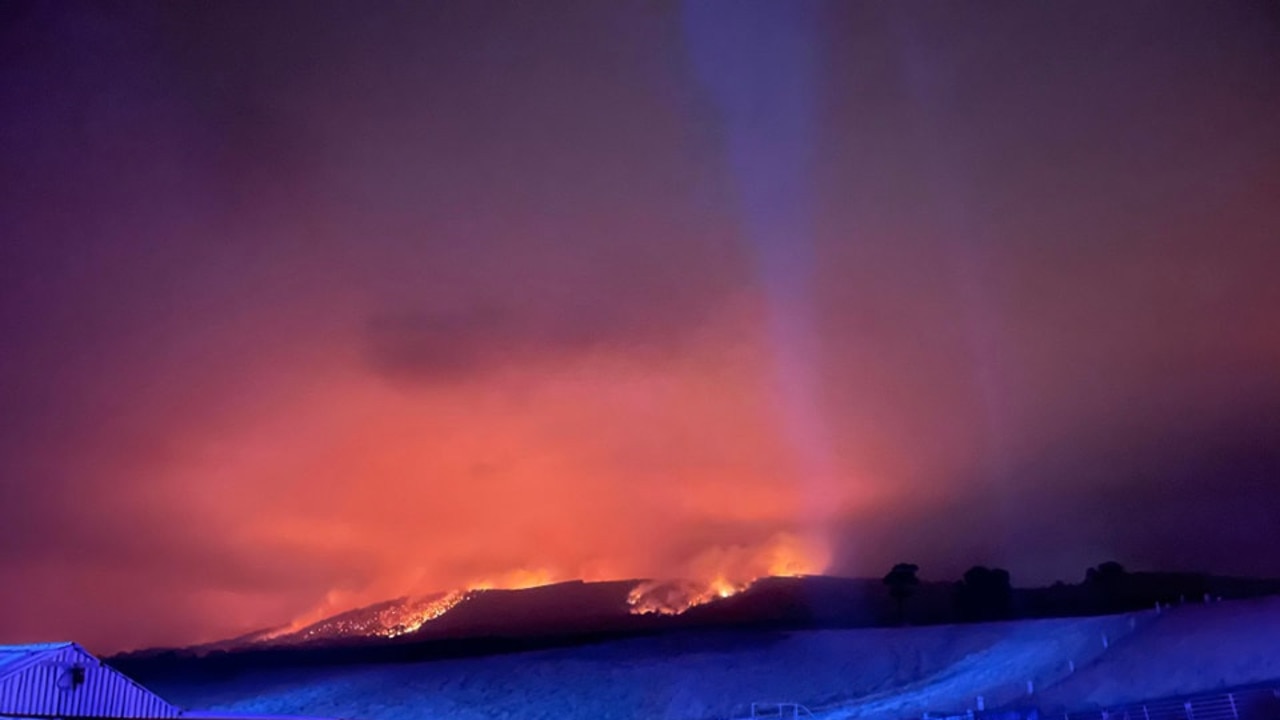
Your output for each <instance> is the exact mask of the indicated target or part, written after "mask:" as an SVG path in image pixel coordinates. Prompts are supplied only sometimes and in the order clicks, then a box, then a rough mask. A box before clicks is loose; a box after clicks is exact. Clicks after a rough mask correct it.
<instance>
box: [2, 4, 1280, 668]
mask: <svg viewBox="0 0 1280 720" xmlns="http://www.w3.org/2000/svg"><path fill="white" fill-rule="evenodd" d="M0 22H2V29H0V146H2V149H0V157H2V158H3V160H2V161H0V162H2V163H3V165H2V166H3V168H4V170H3V173H0V183H2V186H0V238H2V239H0V338H2V343H0V572H2V577H3V582H0V637H2V638H3V639H4V640H5V641H11V642H16V641H29V640H39V639H59V638H66V639H74V640H77V641H80V642H82V643H84V644H86V645H88V646H89V647H90V648H92V649H95V650H98V651H102V652H108V651H114V650H120V649H126V648H134V647H144V646H153V645H161V644H164V645H176V644H186V643H192V642H197V641H203V640H211V639H216V638H220V637H226V636H230V635H233V634H236V633H239V632H244V631H248V630H253V629H257V628H261V627H267V626H272V625H279V624H282V623H287V622H289V621H291V620H293V619H296V618H298V617H300V616H308V615H310V614H316V613H322V612H327V611H336V610H343V609H347V608H350V607H354V606H356V605H359V604H363V603H367V602H372V601H377V600H382V599H387V598H391V597H395V596H398V595H403V594H405V593H410V592H426V591H430V590H447V589H452V588H456V587H462V586H468V585H476V584H487V585H496V586H514V585H520V584H529V583H537V582H546V581H551V580H561V579H571V578H586V579H609V578H631V577H654V576H656V577H678V576H707V575H709V574H726V573H727V574H733V575H747V576H749V575H752V574H760V573H763V572H769V571H770V570H771V569H777V568H778V567H783V568H784V569H787V570H789V571H792V572H820V571H824V570H825V571H827V572H831V573H838V574H847V575H855V576H862V575H866V576H879V575H881V574H883V573H884V571H885V570H887V569H888V567H889V566H890V565H891V564H892V563H894V562H899V561H912V562H916V563H919V564H920V566H921V575H922V576H923V577H925V578H933V579H950V578H954V577H958V575H959V574H960V573H961V572H963V571H964V569H966V568H967V567H969V566H970V565H973V564H977V563H986V564H991V565H999V566H1001V567H1006V568H1008V569H1009V570H1010V571H1011V573H1012V575H1013V578H1014V582H1015V583H1017V584H1032V583H1040V582H1052V581H1054V580H1056V579H1065V580H1072V581H1074V580H1077V579H1079V578H1080V577H1081V576H1082V574H1083V572H1084V569H1085V568H1086V567H1087V566H1089V565H1092V564H1096V563H1098V562H1101V561H1103V560H1108V559H1112V558H1115V559H1119V560H1121V561H1123V562H1124V563H1125V564H1126V565H1127V566H1129V567H1134V568H1152V569H1162V570H1204V571H1212V572H1218V573H1225V574H1250V575H1265V574H1280V554H1277V553H1276V552H1275V550H1274V548H1275V547H1276V546H1277V543H1280V524H1277V523H1276V522H1275V518H1276V517H1280V492H1276V487H1277V480H1278V476H1280V444H1278V442H1277V441H1280V374H1278V372H1277V368H1280V283H1277V281H1276V270H1277V268H1280V202H1277V199H1278V198H1280V130H1277V128H1280V15H1278V14H1277V11H1276V9H1275V6H1274V4H1273V3H1269V2H1262V1H1259V2H1244V1H1241V2H1233V3H1205V2H1124V3H1107V2H1094V3H1080V2H1049V3H1018V2H986V3H982V4H977V5H952V4H934V3H850V2H841V3H831V4H826V3H805V2H788V3H781V2H779V3H771V4H764V3H757V2H726V3H702V2H695V3H691V4H690V5H688V6H683V5H680V4H670V3H660V2H609V3H599V2H580V3H579V2H556V3H511V2H507V3H493V2H453V3H431V4H427V3H397V2H376V3H365V2H348V3H334V2H274V3H269V4H242V3H233V4H228V3H220V2H189V3H179V4H172V3H142V2H138V3H75V2H72V3H57V4H54V3H26V2H16V3H6V4H5V5H4V6H3V8H0Z"/></svg>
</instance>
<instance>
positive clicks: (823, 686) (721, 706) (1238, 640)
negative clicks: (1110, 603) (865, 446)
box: [151, 599, 1280, 720]
mask: <svg viewBox="0 0 1280 720" xmlns="http://www.w3.org/2000/svg"><path fill="white" fill-rule="evenodd" d="M1277 618H1280V600H1277V599H1269V600H1262V601H1248V602H1238V603H1231V602H1227V603H1218V604H1215V605H1212V606H1208V607H1197V608H1192V607H1187V608H1177V609H1175V610H1173V611H1168V612H1166V613H1164V614H1162V615H1160V616H1157V615H1156V614H1155V613H1154V612H1145V613H1138V614H1132V615H1116V616H1107V617H1093V618H1070V619H1059V620H1038V621H1025V622H1010V623H993V624H985V625H968V626H939V627H919V628H904V629H867V630H823V631H809V632H792V633H764V632H756V633H751V632H741V631H726V632H719V633H685V634H678V635H669V636H664V637H650V638H641V639H632V640H626V641H618V642H613V643H607V644H601V645H593V646H583V647H577V648H567V649H557V650H547V651H541V652H532V653H521V654H512V655H502V656H494V657H486V658H472V659H465V660H448V661H436V662H425V663H412V664H400V665H375V666H356V667H330V668H292V669H291V668H276V669H272V670H263V671H253V672H246V673H244V674H241V675H238V676H235V677H223V678H221V679H211V678H205V679H199V678H196V677H194V676H191V677H185V678H181V679H174V678H169V679H157V680H155V681H153V682H152V683H151V684H152V685H153V687H155V688H156V690H157V691H159V692H161V693H162V694H164V695H165V696H166V697H169V698H171V699H172V700H173V701H174V702H177V703H179V704H181V705H184V706H186V707H191V708H199V709H219V710H227V711H236V712H271V713H281V714H306V715H324V716H333V717H348V718H365V719H368V720H393V719H395V720H399V719H401V718H411V717H433V716H434V717H449V718H451V720H482V719H494V718H496V719H501V720H506V719H508V718H520V719H521V720H536V719H539V718H547V719H548V720H549V719H551V718H558V719H563V718H583V719H584V720H585V719H587V718H590V719H591V720H631V719H632V718H635V719H636V720H639V719H641V718H644V719H645V720H653V719H654V718H668V719H671V720H681V719H685V718H690V719H692V718H726V717H734V716H741V715H744V714H746V712H747V708H748V705H749V703H751V702H753V701H785V702H800V703H803V704H805V705H807V706H809V707H810V708H812V709H814V711H815V712H816V713H817V714H819V715H828V716H831V717H833V718H834V717H871V716H876V717H904V718H905V717H919V715H920V714H921V713H922V712H924V711H955V710H963V709H965V708H968V707H972V706H973V704H974V703H975V700H976V697H977V696H979V695H982V696H984V698H985V701H986V703H987V706H988V707H993V706H996V705H1000V704H1011V703H1027V702H1030V703H1036V704H1042V705H1046V706H1047V704H1049V703H1052V704H1054V705H1061V706H1065V707H1080V706H1083V705H1087V704H1089V703H1092V702H1097V701H1099V700H1100V699H1105V701H1106V702H1125V701H1131V700H1139V699H1142V698H1145V697H1152V696H1158V695H1168V694H1173V693H1172V691H1176V692H1178V693H1192V692H1199V691H1203V690H1208V689H1213V688H1216V687H1219V686H1221V685H1232V684H1241V683H1247V682H1256V681H1259V680H1266V679H1271V678H1272V677H1275V676H1276V675H1278V674H1280V672H1277V670H1280V666H1278V665H1277V663H1278V662H1280V643H1277V642H1276V640H1277V639H1278V638H1280V634H1277V633H1276V630H1277V629H1280V628H1278V627H1277V623H1278V622H1280V620H1277ZM1196 628H1202V631H1197V630H1196ZM1259 633H1261V634H1262V637H1263V638H1264V639H1266V638H1268V637H1269V639H1270V640H1271V642H1270V643H1269V644H1267V643H1261V642H1259V640H1258V638H1259ZM1104 637H1105V641H1104ZM1233 649H1247V652H1245V654H1243V655H1234V656H1235V657H1239V658H1240V660H1239V661H1238V662H1232V661H1230V658H1231V657H1233ZM1206 659H1208V660H1206ZM1072 665H1074V668H1075V672H1074V673H1072ZM1028 681H1031V683H1032V689H1033V690H1035V696H1033V697H1028V696H1027V694H1026V692H1027V682H1028ZM1100 686H1105V688H1106V690H1105V692H1102V693H1099V691H1097V688H1098V687H1100ZM1174 686H1176V688H1175V687H1174Z"/></svg>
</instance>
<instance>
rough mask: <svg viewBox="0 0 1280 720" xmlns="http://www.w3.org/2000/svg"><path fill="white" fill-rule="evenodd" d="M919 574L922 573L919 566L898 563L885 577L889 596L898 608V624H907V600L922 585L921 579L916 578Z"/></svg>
mask: <svg viewBox="0 0 1280 720" xmlns="http://www.w3.org/2000/svg"><path fill="white" fill-rule="evenodd" d="M918 572H920V566H919V565H914V564H912V563H898V564H897V565H894V566H893V569H892V570H890V571H889V574H888V575H885V576H884V584H885V585H887V586H888V587H889V596H890V597H892V598H893V601H894V603H896V604H897V606H898V622H899V623H901V624H905V623H906V622H907V598H909V597H911V595H912V594H913V593H914V592H915V589H916V587H917V586H918V585H920V578H918V577H916V573H918Z"/></svg>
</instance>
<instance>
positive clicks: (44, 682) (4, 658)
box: [0, 642, 182, 720]
mask: <svg viewBox="0 0 1280 720" xmlns="http://www.w3.org/2000/svg"><path fill="white" fill-rule="evenodd" d="M181 714H182V711H181V710H180V709H178V708H177V707H175V706H173V705H171V704H170V703H168V702H166V701H165V700H164V699H163V698H160V697H159V696H157V695H156V694H155V693H153V692H151V691H150V690H148V689H146V688H144V687H142V686H141V685H139V684H138V683H136V682H134V681H133V679H131V678H129V677H127V676H125V675H123V674H121V673H120V672H118V671H116V670H115V669H113V668H111V667H109V666H107V665H105V664H103V662H102V661H101V660H99V659H98V658H96V657H94V656H93V655H92V654H91V653H90V652H88V651H87V650H85V649H84V648H82V647H80V646H79V645H77V644H75V643H72V642H62V643H39V644H32V645H0V718H48V719H52V718H63V719H65V718H98V719H101V718H116V719H119V720H126V719H129V720H161V719H166V718H176V717H178V716H180V715H181Z"/></svg>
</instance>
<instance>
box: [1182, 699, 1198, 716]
mask: <svg viewBox="0 0 1280 720" xmlns="http://www.w3.org/2000/svg"><path fill="white" fill-rule="evenodd" d="M1182 708H1183V709H1184V710H1186V711H1187V720H1196V716H1195V714H1194V713H1193V712H1191V701H1190V700H1188V701H1186V702H1184V703H1182Z"/></svg>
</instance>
